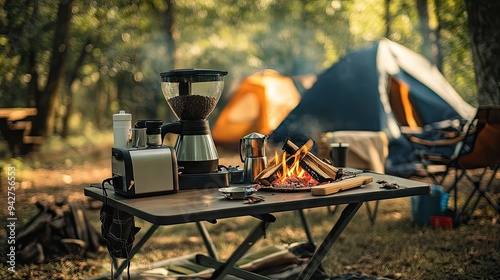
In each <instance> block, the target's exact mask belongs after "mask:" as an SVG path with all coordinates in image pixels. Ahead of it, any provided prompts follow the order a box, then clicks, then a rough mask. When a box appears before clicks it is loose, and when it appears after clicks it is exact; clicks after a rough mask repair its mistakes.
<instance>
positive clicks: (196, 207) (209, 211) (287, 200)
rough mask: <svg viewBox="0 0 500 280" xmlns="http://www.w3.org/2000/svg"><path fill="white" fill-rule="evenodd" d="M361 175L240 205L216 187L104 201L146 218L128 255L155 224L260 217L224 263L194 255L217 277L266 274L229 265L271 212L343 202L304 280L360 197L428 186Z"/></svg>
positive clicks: (417, 191) (96, 191)
mask: <svg viewBox="0 0 500 280" xmlns="http://www.w3.org/2000/svg"><path fill="white" fill-rule="evenodd" d="M363 175H368V176H373V182H372V183H370V184H368V185H364V186H362V187H360V188H354V189H350V190H347V191H343V192H339V193H336V194H333V195H328V196H312V195H311V193H310V192H267V191H266V192H264V191H259V192H258V193H259V195H263V196H265V201H261V202H258V203H254V204H244V203H243V202H242V200H226V199H224V198H223V197H222V195H221V193H220V192H219V191H218V189H216V188H211V189H193V190H181V191H179V192H178V193H176V194H170V195H162V196H154V197H146V198H133V199H130V198H124V197H121V196H118V195H116V194H114V192H113V191H108V199H107V201H108V204H109V205H110V206H113V207H115V208H116V209H119V210H121V211H124V212H127V213H129V214H131V215H134V216H136V217H138V218H140V219H143V220H146V221H148V222H150V223H152V226H151V227H150V228H149V230H148V231H147V232H146V233H145V235H144V236H143V237H142V238H141V239H140V240H139V241H138V242H137V244H136V245H135V247H134V248H133V249H132V252H131V256H130V258H132V257H133V255H134V254H135V253H137V251H138V250H139V249H140V247H141V246H142V245H144V243H145V242H146V241H147V240H148V239H149V237H151V235H152V234H153V232H154V231H155V230H156V229H157V228H158V227H159V226H161V225H174V224H184V223H191V222H196V223H199V222H202V221H212V222H213V221H216V220H217V219H223V218H232V217H240V216H253V217H256V218H258V219H260V220H261V221H260V223H259V224H258V225H257V226H256V227H255V228H254V229H253V230H252V231H251V232H250V233H249V235H248V236H247V238H246V239H245V240H244V241H243V243H242V244H241V245H240V246H239V247H238V248H237V249H236V250H235V251H234V252H233V254H232V255H231V256H230V257H229V258H228V259H227V260H226V261H225V262H221V261H220V260H217V258H216V256H213V252H211V251H210V249H209V255H211V256H210V257H207V256H203V255H199V256H198V258H197V260H198V261H199V262H200V263H202V264H204V265H209V266H212V267H213V268H215V271H214V273H213V276H212V279H223V278H224V276H225V275H228V274H231V275H234V276H237V277H241V278H243V279H269V278H266V277H265V276H260V275H257V274H255V273H252V272H248V271H244V270H240V269H238V268H235V267H234V264H235V263H236V261H237V260H238V259H240V258H241V257H242V256H243V255H244V254H245V252H246V251H247V250H248V249H249V248H250V247H251V246H252V245H253V244H255V242H256V241H257V240H258V239H260V238H261V237H263V236H264V235H265V230H266V228H267V226H268V225H269V224H270V223H272V222H274V221H275V217H274V216H273V215H272V214H271V213H277V212H284V211H295V210H302V209H308V208H316V207H324V206H331V205H340V204H347V206H346V207H345V208H344V210H343V211H342V213H341V215H340V217H339V218H338V219H337V221H336V222H335V223H334V224H333V225H332V228H331V230H330V232H329V233H328V234H327V235H326V237H325V238H324V240H323V241H322V243H321V244H320V245H319V246H318V248H317V249H316V251H315V253H314V255H313V256H312V257H311V259H310V260H309V263H308V264H307V265H306V266H305V268H304V270H303V271H302V272H301V274H300V275H299V277H298V278H297V279H309V278H310V277H311V276H312V275H313V273H314V271H315V270H316V269H317V268H318V266H319V265H320V264H321V262H322V260H323V258H324V257H325V256H326V254H327V253H328V251H329V250H330V249H331V247H332V246H333V244H334V242H335V241H336V240H337V238H338V237H339V235H340V234H341V233H342V231H343V230H344V228H345V227H346V226H347V224H348V223H349V222H350V221H351V219H352V217H353V216H354V214H356V212H357V211H358V209H359V208H360V207H361V205H362V204H363V202H367V201H378V200H383V199H392V198H399V197H407V196H414V195H425V194H429V193H430V190H431V188H430V185H429V184H426V183H422V182H418V181H413V180H407V179H403V178H399V177H394V176H390V175H384V174H378V173H370V172H366V173H364V174H363ZM378 180H384V181H387V182H389V183H397V184H399V185H400V186H402V187H401V188H399V189H384V188H381V185H380V184H378V183H377V181H378ZM84 193H85V195H86V196H89V197H92V198H94V199H97V200H100V201H104V199H105V197H104V196H103V191H102V189H101V188H100V187H95V186H91V187H87V188H85V190H84ZM332 223H333V222H332ZM205 241H206V240H205ZM125 266H126V264H125V263H122V265H121V266H120V267H119V268H118V269H117V271H116V272H115V275H116V276H119V275H120V274H121V272H122V271H123V269H124V268H125Z"/></svg>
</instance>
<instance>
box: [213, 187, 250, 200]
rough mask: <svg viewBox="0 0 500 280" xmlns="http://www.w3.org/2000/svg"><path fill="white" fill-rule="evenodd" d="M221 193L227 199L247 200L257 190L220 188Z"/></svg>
mask: <svg viewBox="0 0 500 280" xmlns="http://www.w3.org/2000/svg"><path fill="white" fill-rule="evenodd" d="M219 191H220V192H221V193H222V195H223V196H224V197H225V198H227V199H245V197H247V196H249V195H251V194H253V193H254V192H256V191H257V190H256V189H255V188H252V187H228V188H220V189H219Z"/></svg>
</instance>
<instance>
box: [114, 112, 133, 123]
mask: <svg viewBox="0 0 500 280" xmlns="http://www.w3.org/2000/svg"><path fill="white" fill-rule="evenodd" d="M113 120H114V121H132V115H131V114H128V113H125V110H120V112H118V114H114V115H113Z"/></svg>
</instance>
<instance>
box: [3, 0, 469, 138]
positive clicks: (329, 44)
mask: <svg viewBox="0 0 500 280" xmlns="http://www.w3.org/2000/svg"><path fill="white" fill-rule="evenodd" d="M174 3H175V10H174V11H175V15H174V21H175V30H174V39H175V44H176V49H175V53H174V49H172V46H171V45H170V44H169V43H168V37H167V32H166V29H165V28H166V26H167V21H166V12H167V10H168V8H169V7H168V6H167V5H168V1H159V0H155V1H144V0H133V1H130V0H114V1H104V2H100V1H82V0H74V4H73V10H72V11H73V18H72V25H71V28H70V34H71V38H70V40H69V45H68V46H66V47H67V48H68V52H69V55H68V63H67V69H66V70H65V71H64V73H65V81H66V82H65V86H63V87H61V90H60V91H61V92H60V94H59V106H58V110H57V112H56V113H57V114H56V117H57V118H58V119H57V120H58V121H57V122H56V125H57V126H58V127H60V126H61V119H62V116H64V114H65V113H66V111H67V110H68V108H67V106H70V105H69V104H71V103H70V102H69V101H70V100H73V103H72V104H73V105H71V106H73V110H72V112H73V115H76V116H77V118H79V119H80V120H81V121H91V122H93V123H94V124H95V126H96V128H98V129H105V128H109V127H110V120H109V119H110V118H111V115H112V114H113V113H114V112H116V111H117V110H118V109H125V110H127V111H129V112H131V113H132V114H134V116H136V117H137V118H162V119H164V120H165V121H167V120H168V119H169V118H173V115H172V114H171V113H168V112H169V111H170V110H169V109H168V108H167V105H166V103H165V102H164V100H163V96H162V94H161V90H160V88H159V73H160V72H164V71H167V70H170V68H171V67H172V66H171V64H170V61H171V59H172V58H175V65H174V67H175V68H216V69H225V70H229V73H230V74H229V76H228V77H227V79H226V80H227V84H228V85H230V84H231V83H232V82H235V81H238V80H240V79H241V78H243V77H245V76H247V75H249V74H251V73H253V72H255V71H259V70H262V69H266V68H272V69H276V70H278V71H279V72H281V73H282V74H285V75H299V74H307V73H314V74H319V73H321V72H322V71H324V70H325V69H327V68H328V67H329V66H331V65H332V64H333V63H335V62H336V61H337V60H338V59H340V58H341V57H342V56H344V55H345V54H346V53H348V52H350V51H353V50H356V49H358V48H361V47H365V46H368V45H370V44H371V43H372V42H373V41H374V40H378V39H379V38H381V37H382V36H383V35H384V32H385V21H384V20H385V19H384V18H385V7H384V1H377V0H362V1H354V0H332V1H311V0H289V1H285V0H258V1H244V0H238V1H234V0H219V1H215V0H199V1H190V0H177V1H175V2H174ZM429 3H430V4H433V3H434V2H433V1H429ZM436 3H437V2H436ZM439 4H440V5H439V9H432V7H434V6H432V7H431V9H430V13H431V15H433V11H434V10H436V12H438V13H440V18H442V19H443V22H442V23H441V25H442V26H441V28H442V33H441V36H442V47H443V52H444V58H445V59H444V74H445V76H446V77H447V78H448V79H449V80H450V82H451V84H452V85H453V86H454V87H455V88H456V89H457V91H458V92H459V93H460V94H462V96H464V98H465V99H466V100H467V101H469V102H471V103H473V102H474V101H475V86H473V85H474V84H475V83H474V72H473V67H472V60H471V54H470V53H471V52H470V47H469V38H468V33H467V29H466V22H467V17H466V14H465V8H464V4H463V3H462V2H461V1H458V2H457V1H452V0H446V1H440V2H439ZM0 5H1V6H0V22H1V23H2V27H1V33H0V61H1V62H0V85H1V86H0V106H2V107H12V106H33V104H34V97H33V96H28V82H29V81H30V79H31V78H32V77H31V76H30V75H29V74H28V73H29V69H30V68H29V65H30V64H29V61H30V52H31V51H32V50H35V51H36V52H35V54H36V56H35V57H33V59H34V61H35V64H36V69H37V70H38V72H39V73H40V77H39V81H40V86H41V87H43V86H45V85H44V80H45V79H46V78H47V73H48V70H49V67H50V58H51V53H50V52H51V44H52V38H53V30H54V22H55V17H56V14H57V7H58V6H57V2H56V1H47V0H43V1H33V2H29V1H28V2H23V1H0ZM390 14H391V34H390V38H391V39H392V40H394V41H396V42H399V43H401V44H403V45H405V46H407V47H409V48H411V49H413V50H415V51H419V49H420V46H421V43H422V39H421V36H420V35H419V30H418V28H419V27H418V23H419V19H418V15H417V12H416V5H415V3H414V1H410V0H391V1H390ZM435 18H436V17H435V16H433V17H432V20H433V21H434V22H433V24H434V25H435ZM87 41H89V42H90V44H87ZM82 50H83V52H84V53H85V58H84V60H83V64H82V65H81V66H80V67H78V68H76V69H75V67H76V66H75V65H76V63H77V61H78V58H79V57H80V54H81V53H82ZM75 70H76V74H77V76H76V80H74V81H72V80H70V78H71V73H73V72H74V71H75ZM69 83H71V84H69ZM228 88H229V86H228ZM70 92H71V93H72V94H69V93H70ZM72 128H73V130H72V131H73V133H79V131H80V129H79V127H78V126H73V127H72ZM56 130H57V129H56Z"/></svg>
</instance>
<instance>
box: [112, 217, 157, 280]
mask: <svg viewBox="0 0 500 280" xmlns="http://www.w3.org/2000/svg"><path fill="white" fill-rule="evenodd" d="M158 227H159V225H155V224H153V225H151V227H149V229H148V231H146V233H145V234H144V236H142V237H141V239H139V241H138V242H137V244H136V245H135V246H134V247H133V248H132V250H131V251H130V255H129V261H130V260H131V259H132V258H133V257H134V255H135V254H137V252H139V250H140V249H141V248H142V246H144V244H145V243H146V241H148V240H149V238H150V237H151V236H152V235H153V233H154V232H155V231H156V230H157V229H158ZM116 264H118V263H117V262H113V265H114V266H115V267H116ZM126 267H127V260H125V261H123V262H122V263H121V264H120V266H119V267H118V268H116V271H115V273H114V275H113V279H117V278H118V277H120V275H121V274H122V272H123V270H125V268H126Z"/></svg>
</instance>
